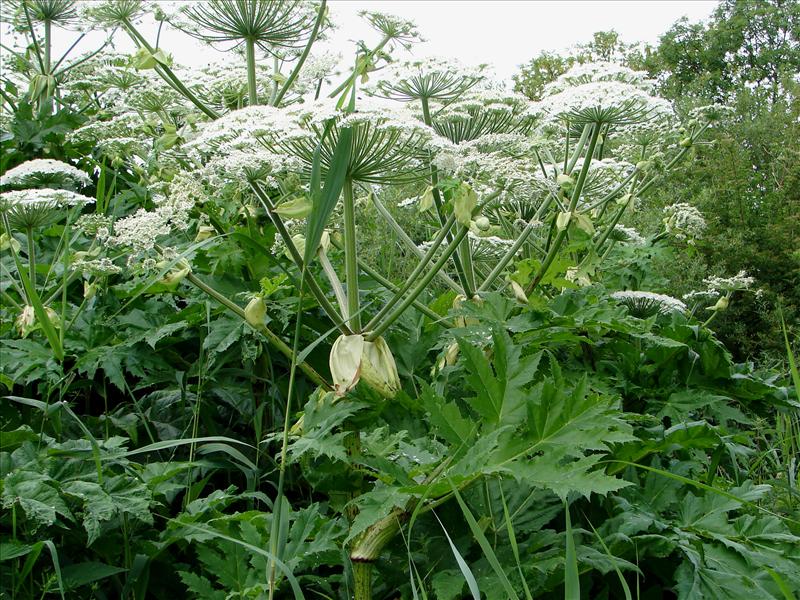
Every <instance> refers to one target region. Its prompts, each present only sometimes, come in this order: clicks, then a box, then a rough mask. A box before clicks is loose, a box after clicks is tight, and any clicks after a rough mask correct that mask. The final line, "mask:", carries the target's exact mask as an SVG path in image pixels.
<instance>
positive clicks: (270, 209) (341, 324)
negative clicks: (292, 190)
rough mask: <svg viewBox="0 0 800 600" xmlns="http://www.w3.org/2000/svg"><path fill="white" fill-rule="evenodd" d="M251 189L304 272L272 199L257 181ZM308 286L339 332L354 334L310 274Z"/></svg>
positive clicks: (301, 262)
mask: <svg viewBox="0 0 800 600" xmlns="http://www.w3.org/2000/svg"><path fill="white" fill-rule="evenodd" d="M250 187H251V188H252V190H253V192H255V194H256V197H257V198H258V200H259V202H261V204H262V205H263V206H264V210H266V211H267V214H268V215H269V218H270V219H271V220H272V224H273V225H275V229H277V230H278V234H279V235H280V236H281V239H282V240H283V243H284V244H286V249H287V250H288V251H289V256H291V257H292V260H293V261H294V263H295V265H297V268H298V269H300V270H303V257H302V256H300V253H299V252H298V251H297V248H296V247H295V245H294V242H293V241H292V236H291V235H289V231H288V230H287V229H286V225H284V223H283V219H281V217H280V215H279V214H277V213H276V212H275V205H274V204H273V202H272V199H271V198H270V197H269V196H268V195H267V193H266V192H264V190H262V189H261V186H260V185H258V183H256V182H255V181H251V182H250ZM306 284H307V285H308V289H309V291H310V292H311V294H312V295H313V296H314V298H315V299H316V300H317V302H318V303H319V306H320V308H321V309H322V310H323V312H324V313H325V314H326V315H328V318H330V319H331V321H333V322H334V323H336V326H337V327H338V328H339V331H341V332H342V333H343V334H345V335H350V334H351V333H353V332H352V331H351V330H350V328H349V327H348V325H347V321H346V320H344V319H343V318H342V315H340V314H339V313H338V312H337V311H336V307H335V306H334V305H333V304H331V302H330V300H328V298H327V296H325V292H323V291H322V288H321V287H320V286H319V283H317V280H316V279H315V278H314V276H313V275H312V274H311V273H310V272H306Z"/></svg>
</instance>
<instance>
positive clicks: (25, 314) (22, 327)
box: [14, 305, 36, 338]
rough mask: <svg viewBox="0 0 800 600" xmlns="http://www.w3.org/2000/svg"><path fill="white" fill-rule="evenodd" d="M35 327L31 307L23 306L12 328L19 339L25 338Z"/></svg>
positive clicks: (34, 318) (34, 316) (34, 317)
mask: <svg viewBox="0 0 800 600" xmlns="http://www.w3.org/2000/svg"><path fill="white" fill-rule="evenodd" d="M35 325H36V315H35V314H34V312H33V307H32V306H30V305H27V306H25V308H23V309H22V312H21V313H20V314H19V315H18V316H17V318H16V319H15V320H14V328H15V329H16V330H17V334H18V335H19V336H20V337H23V338H24V337H27V336H28V334H29V333H30V332H31V331H33V328H34V326H35Z"/></svg>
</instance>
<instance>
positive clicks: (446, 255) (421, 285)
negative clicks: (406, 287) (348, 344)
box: [366, 227, 467, 342]
mask: <svg viewBox="0 0 800 600" xmlns="http://www.w3.org/2000/svg"><path fill="white" fill-rule="evenodd" d="M466 235H467V228H466V227H461V228H460V230H459V232H458V233H457V234H456V237H455V238H453V241H452V242H450V244H448V246H447V248H445V250H444V252H442V256H440V257H439V260H437V261H436V263H435V264H434V265H433V267H431V269H430V270H429V271H428V272H427V273H426V274H425V276H424V277H423V278H422V279H421V280H420V281H419V282H418V283H417V285H416V286H415V287H414V288H413V289H412V290H411V291H410V292H409V294H408V296H406V298H405V300H403V302H402V303H401V304H400V305H399V306H397V308H395V309H394V310H393V311H392V312H391V313H390V314H389V315H388V316H387V317H386V318H385V319H384V320H383V322H381V323H380V324H379V325H377V326H376V327H375V330H374V331H371V332H370V333H369V335H367V337H366V340H367V341H368V342H373V341H375V340H376V339H377V338H378V337H380V335H381V334H382V333H383V332H384V331H386V330H387V329H388V328H389V326H390V325H391V324H392V323H394V322H395V321H396V320H397V319H398V318H400V315H402V314H403V313H404V312H405V311H406V309H407V308H408V307H409V306H411V304H412V303H413V302H414V300H416V299H417V296H419V295H420V294H421V293H422V291H423V290H424V289H425V288H426V287H427V286H428V284H429V283H430V282H431V279H433V278H434V277H435V276H436V271H438V270H439V269H441V268H442V267H444V265H445V263H446V262H447V261H448V260H449V259H450V256H452V254H453V252H455V250H456V248H457V247H458V244H459V243H461V240H463V239H464V237H465V236H466Z"/></svg>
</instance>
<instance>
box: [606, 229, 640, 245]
mask: <svg viewBox="0 0 800 600" xmlns="http://www.w3.org/2000/svg"><path fill="white" fill-rule="evenodd" d="M612 235H615V236H618V237H620V238H622V239H620V241H621V242H623V243H625V244H628V245H631V246H643V245H644V244H645V242H646V240H645V239H644V238H643V237H642V235H641V234H640V233H639V232H638V231H636V230H635V229H634V228H633V227H625V226H624V225H619V224H617V225H615V226H614V234H612Z"/></svg>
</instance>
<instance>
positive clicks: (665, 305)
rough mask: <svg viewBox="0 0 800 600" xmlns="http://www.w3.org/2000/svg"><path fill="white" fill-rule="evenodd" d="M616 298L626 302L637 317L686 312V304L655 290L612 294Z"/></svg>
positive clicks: (623, 302) (620, 301)
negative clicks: (654, 291)
mask: <svg viewBox="0 0 800 600" xmlns="http://www.w3.org/2000/svg"><path fill="white" fill-rule="evenodd" d="M611 297H612V298H614V300H616V301H618V302H619V303H620V304H624V305H625V306H626V307H627V308H628V310H629V311H630V313H631V314H632V315H634V316H636V317H641V318H645V317H649V316H652V315H655V314H669V313H671V312H675V311H677V312H686V305H685V304H684V303H683V302H681V301H680V300H678V299H677V298H673V297H672V296H667V295H665V294H655V293H653V292H639V291H622V292H614V293H613V294H611Z"/></svg>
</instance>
